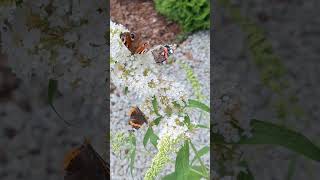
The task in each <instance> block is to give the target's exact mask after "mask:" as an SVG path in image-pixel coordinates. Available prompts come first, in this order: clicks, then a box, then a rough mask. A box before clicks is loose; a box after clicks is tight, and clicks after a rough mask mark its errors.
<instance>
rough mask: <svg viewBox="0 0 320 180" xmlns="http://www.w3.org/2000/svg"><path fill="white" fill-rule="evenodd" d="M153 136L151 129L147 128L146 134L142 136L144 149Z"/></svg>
mask: <svg viewBox="0 0 320 180" xmlns="http://www.w3.org/2000/svg"><path fill="white" fill-rule="evenodd" d="M152 134H153V130H152V128H151V127H149V128H148V130H147V132H146V134H145V135H144V138H143V145H144V147H146V145H147V143H148V141H149V139H150V136H151V135H152Z"/></svg>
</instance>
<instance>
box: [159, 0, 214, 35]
mask: <svg viewBox="0 0 320 180" xmlns="http://www.w3.org/2000/svg"><path fill="white" fill-rule="evenodd" d="M154 2H155V6H156V10H157V11H158V12H159V13H161V14H163V15H165V16H166V17H168V18H169V19H171V20H173V21H176V22H178V23H179V24H180V25H181V26H182V28H183V31H185V32H193V31H196V30H201V29H209V27H210V2H209V1H208V0H154Z"/></svg>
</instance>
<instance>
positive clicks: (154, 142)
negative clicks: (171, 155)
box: [150, 131, 159, 148]
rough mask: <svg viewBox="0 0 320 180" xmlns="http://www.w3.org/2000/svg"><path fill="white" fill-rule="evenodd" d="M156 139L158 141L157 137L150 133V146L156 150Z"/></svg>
mask: <svg viewBox="0 0 320 180" xmlns="http://www.w3.org/2000/svg"><path fill="white" fill-rule="evenodd" d="M158 139H159V137H158V136H157V135H156V134H154V133H153V131H152V134H151V135H150V142H151V144H153V145H154V147H155V148H157V145H158Z"/></svg>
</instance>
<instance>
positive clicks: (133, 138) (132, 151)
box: [129, 135, 136, 177]
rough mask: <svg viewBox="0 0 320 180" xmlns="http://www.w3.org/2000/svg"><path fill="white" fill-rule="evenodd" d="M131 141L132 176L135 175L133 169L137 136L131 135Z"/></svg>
mask: <svg viewBox="0 0 320 180" xmlns="http://www.w3.org/2000/svg"><path fill="white" fill-rule="evenodd" d="M130 143H131V148H132V149H131V150H130V165H129V167H130V173H131V176H132V177H133V173H132V170H133V165H134V160H135V158H136V137H135V136H134V135H131V136H130Z"/></svg>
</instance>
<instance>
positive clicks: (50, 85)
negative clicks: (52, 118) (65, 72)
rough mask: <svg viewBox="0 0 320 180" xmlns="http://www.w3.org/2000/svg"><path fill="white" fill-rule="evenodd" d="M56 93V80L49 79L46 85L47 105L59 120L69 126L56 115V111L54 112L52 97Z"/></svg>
mask: <svg viewBox="0 0 320 180" xmlns="http://www.w3.org/2000/svg"><path fill="white" fill-rule="evenodd" d="M57 91H58V80H56V79H49V83H48V103H49V105H50V107H51V109H52V110H53V111H54V112H55V113H56V114H57V116H58V117H59V119H61V120H62V121H63V122H64V123H66V124H67V125H69V126H71V124H70V123H69V122H67V121H66V120H64V119H63V118H62V116H61V115H60V114H59V113H58V111H57V110H56V108H55V107H54V105H53V100H54V95H55V94H56V92H57Z"/></svg>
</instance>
